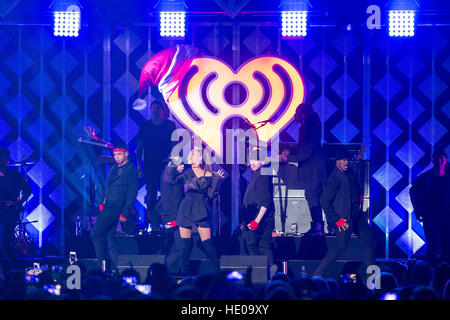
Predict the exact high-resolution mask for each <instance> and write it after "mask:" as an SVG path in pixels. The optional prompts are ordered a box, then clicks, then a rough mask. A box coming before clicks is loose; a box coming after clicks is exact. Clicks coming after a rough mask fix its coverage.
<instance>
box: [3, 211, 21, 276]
mask: <svg viewBox="0 0 450 320" xmlns="http://www.w3.org/2000/svg"><path fill="white" fill-rule="evenodd" d="M0 210H2V212H0V253H2V254H3V255H4V256H5V258H6V259H7V260H8V264H9V266H10V267H12V266H13V265H14V262H15V251H14V228H15V227H16V222H17V219H16V215H15V213H14V212H8V211H9V210H3V209H0Z"/></svg>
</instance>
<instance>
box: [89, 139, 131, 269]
mask: <svg viewBox="0 0 450 320" xmlns="http://www.w3.org/2000/svg"><path fill="white" fill-rule="evenodd" d="M113 154H114V160H115V161H116V164H114V165H113V166H112V168H111V170H110V172H109V175H108V179H107V181H106V187H105V191H104V195H103V198H102V199H103V200H102V203H101V204H100V214H99V216H98V218H97V221H96V222H95V225H94V227H93V228H92V232H91V237H92V241H93V243H94V248H95V254H96V257H97V266H98V267H99V268H100V267H102V261H103V260H106V252H105V244H106V243H107V245H108V251H109V256H110V258H111V260H112V265H111V268H112V269H114V270H117V264H118V260H119V250H118V248H117V244H116V241H115V238H114V234H115V231H116V228H117V223H118V222H119V220H120V221H122V222H124V221H126V219H127V216H128V213H129V212H130V210H131V208H132V207H133V205H134V202H135V200H136V196H137V192H138V174H137V170H136V167H135V166H134V164H133V163H132V162H131V161H130V160H129V159H128V156H129V153H128V151H127V149H126V146H125V145H124V144H122V145H117V146H116V147H115V148H114V149H113Z"/></svg>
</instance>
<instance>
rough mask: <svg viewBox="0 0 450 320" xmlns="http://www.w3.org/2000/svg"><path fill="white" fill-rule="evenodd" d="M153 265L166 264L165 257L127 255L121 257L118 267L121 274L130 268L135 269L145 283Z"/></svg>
mask: <svg viewBox="0 0 450 320" xmlns="http://www.w3.org/2000/svg"><path fill="white" fill-rule="evenodd" d="M153 263H161V264H166V256H165V255H135V254H127V255H120V256H119V265H118V266H117V267H118V269H119V272H122V271H123V270H125V269H128V268H131V267H132V268H134V269H135V270H136V271H137V272H138V273H139V276H140V278H141V282H144V281H145V279H146V278H147V270H148V268H149V267H150V266H151V265H152V264H153Z"/></svg>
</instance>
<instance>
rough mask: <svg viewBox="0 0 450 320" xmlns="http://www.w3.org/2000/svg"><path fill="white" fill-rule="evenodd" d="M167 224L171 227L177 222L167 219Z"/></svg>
mask: <svg viewBox="0 0 450 320" xmlns="http://www.w3.org/2000/svg"><path fill="white" fill-rule="evenodd" d="M167 225H169V226H171V227H176V226H177V222H176V221H175V220H174V221H169V222H167Z"/></svg>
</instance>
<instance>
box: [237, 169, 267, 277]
mask: <svg viewBox="0 0 450 320" xmlns="http://www.w3.org/2000/svg"><path fill="white" fill-rule="evenodd" d="M262 165H263V162H262V161H260V160H251V161H250V167H251V169H252V175H251V179H250V182H249V184H248V186H247V189H246V190H245V194H244V200H243V209H244V210H243V215H242V220H243V223H244V226H246V227H244V230H243V236H244V238H245V240H246V242H247V248H248V252H249V254H251V255H266V256H267V257H268V260H269V266H270V267H271V269H273V268H272V266H273V265H274V257H273V250H272V231H273V229H274V228H275V222H274V212H275V206H274V203H273V183H272V176H271V175H264V174H261V167H262Z"/></svg>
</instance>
